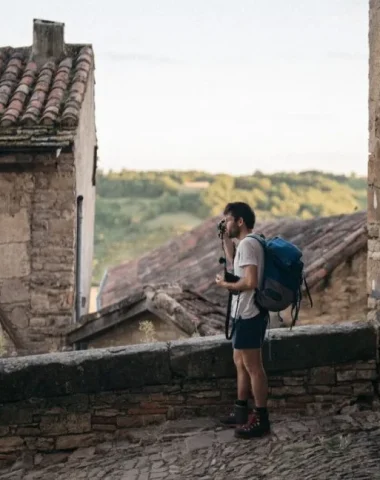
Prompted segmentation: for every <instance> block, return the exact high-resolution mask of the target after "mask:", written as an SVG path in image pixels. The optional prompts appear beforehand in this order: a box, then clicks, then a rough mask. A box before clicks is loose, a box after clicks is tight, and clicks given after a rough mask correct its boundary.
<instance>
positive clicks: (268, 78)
mask: <svg viewBox="0 0 380 480" xmlns="http://www.w3.org/2000/svg"><path fill="white" fill-rule="evenodd" d="M1 12H2V17H3V18H6V22H2V26H1V44H3V45H13V46H21V45H29V44H31V42H32V20H33V18H44V19H46V20H55V21H62V22H65V24H66V27H65V37H66V42H67V43H77V42H78V43H82V42H89V43H92V44H93V45H94V49H95V55H96V119H97V129H98V139H99V155H100V164H101V167H102V168H104V169H106V170H108V169H109V168H112V169H114V170H118V169H120V168H123V167H124V168H132V169H165V168H174V169H201V170H209V171H212V172H221V171H224V172H229V173H236V174H238V173H250V172H253V171H254V170H256V169H260V170H263V171H267V172H270V171H277V170H293V171H298V170H305V169H322V170H326V171H334V172H346V173H349V172H351V171H355V172H358V173H360V174H366V170H367V83H368V80H367V78H368V59H367V57H368V47H367V38H368V2H367V1H366V0H318V1H317V0H313V1H311V0H271V1H269V0H160V1H153V0H107V1H100V0H99V1H93V2H90V1H85V0H75V1H74V0H65V1H62V0H60V1H57V0H33V2H31V1H26V0H19V1H18V2H15V3H12V2H5V3H4V5H3V6H2V10H1Z"/></svg>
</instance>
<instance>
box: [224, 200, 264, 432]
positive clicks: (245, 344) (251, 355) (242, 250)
mask: <svg viewBox="0 0 380 480" xmlns="http://www.w3.org/2000/svg"><path fill="white" fill-rule="evenodd" d="M224 215H225V226H226V233H225V235H224V239H223V241H224V245H225V250H226V257H227V260H228V261H229V262H232V261H233V265H234V274H235V275H236V276H238V277H240V280H238V281H237V282H236V283H229V282H226V281H225V280H224V277H223V276H222V275H217V276H216V283H217V285H218V286H219V287H221V288H226V289H227V290H230V291H231V292H240V294H238V295H233V299H232V308H231V316H232V322H233V323H232V325H233V327H232V328H233V329H234V332H233V335H232V346H233V359H234V363H235V366H236V370H237V401H236V403H235V408H234V413H232V414H231V415H230V416H228V417H227V418H224V419H221V421H222V423H223V424H225V425H228V426H234V427H235V436H236V437H238V438H252V437H261V436H263V435H265V434H266V433H269V431H270V423H269V417H268V411H267V396H268V381H267V376H266V373H265V370H264V367H263V363H262V354H261V351H262V350H261V349H262V345H263V341H264V337H265V332H266V328H267V324H268V318H269V317H268V313H267V312H262V311H260V310H259V309H258V307H257V306H256V305H255V302H254V297H255V289H256V288H257V287H258V286H259V285H260V283H261V280H262V277H263V271H264V251H263V248H262V246H261V244H260V243H259V242H258V241H257V240H256V239H254V238H252V237H247V235H249V234H250V233H252V230H253V228H254V226H255V213H254V211H253V210H252V209H251V207H250V206H249V205H247V204H246V203H243V202H235V203H229V204H228V205H227V206H226V208H225V210H224ZM232 239H236V240H237V241H238V246H237V249H236V254H235V257H234V258H233V251H234V244H233V241H232ZM250 391H251V392H252V394H253V398H254V401H255V409H254V411H253V412H252V414H251V415H248V413H249V412H248V404H247V401H248V398H249V394H250ZM241 423H244V424H241Z"/></svg>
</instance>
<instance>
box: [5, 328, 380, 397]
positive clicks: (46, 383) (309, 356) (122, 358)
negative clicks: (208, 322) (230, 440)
mask: <svg viewBox="0 0 380 480" xmlns="http://www.w3.org/2000/svg"><path fill="white" fill-rule="evenodd" d="M269 342H270V347H271V348H270V350H271V358H269V348H268V347H269ZM376 349H377V327H375V326H374V325H373V324H371V323H368V322H365V323H345V324H339V325H313V326H300V327H295V328H294V329H293V330H292V331H289V329H273V330H270V333H269V340H268V335H267V339H266V342H265V345H264V362H265V365H266V368H267V370H268V372H269V373H271V372H277V371H278V372H285V371H290V370H301V369H307V368H313V367H319V366H325V365H334V364H339V363H350V362H355V361H366V360H374V359H376ZM234 376H235V368H234V365H233V362H232V348H231V343H230V342H229V341H227V340H226V339H225V338H224V336H223V335H218V336H212V337H200V338H192V339H189V340H184V341H175V342H171V343H153V344H139V345H131V346H126V347H113V348H104V349H94V350H83V351H74V352H64V353H55V354H44V355H34V356H26V357H15V358H3V359H0V384H1V386H2V388H1V390H0V403H6V402H13V401H19V400H25V399H29V398H33V397H39V398H41V397H42V398H44V397H54V396H62V395H71V394H77V393H96V392H103V391H118V390H126V389H130V388H133V389H136V388H139V387H142V386H145V385H168V384H171V383H175V382H177V381H178V380H180V379H205V378H231V377H234Z"/></svg>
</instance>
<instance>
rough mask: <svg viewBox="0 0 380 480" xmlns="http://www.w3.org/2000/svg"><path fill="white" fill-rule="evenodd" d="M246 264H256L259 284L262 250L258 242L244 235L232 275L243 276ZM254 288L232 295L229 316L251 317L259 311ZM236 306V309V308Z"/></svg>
mask: <svg viewBox="0 0 380 480" xmlns="http://www.w3.org/2000/svg"><path fill="white" fill-rule="evenodd" d="M248 265H256V266H257V277H258V284H259V285H260V284H261V281H262V278H263V274H264V250H263V247H262V246H261V244H260V242H259V241H258V240H256V239H255V238H252V237H245V238H243V240H241V241H240V242H239V245H238V247H237V249H236V254H235V259H234V275H237V276H238V277H240V278H242V277H244V273H245V272H244V269H243V267H246V266H248ZM254 295H255V290H245V291H243V292H241V293H240V297H239V303H238V301H237V300H238V295H233V296H232V308H231V316H232V317H234V318H242V319H247V318H252V317H255V316H256V315H258V314H259V313H260V311H259V309H258V308H257V307H256V305H255V303H254ZM236 307H237V309H236Z"/></svg>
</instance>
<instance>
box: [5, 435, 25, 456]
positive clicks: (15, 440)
mask: <svg viewBox="0 0 380 480" xmlns="http://www.w3.org/2000/svg"><path fill="white" fill-rule="evenodd" d="M23 445H24V440H23V439H22V437H16V436H14V437H1V438H0V453H6V452H14V451H15V450H21V449H22V447H23Z"/></svg>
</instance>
